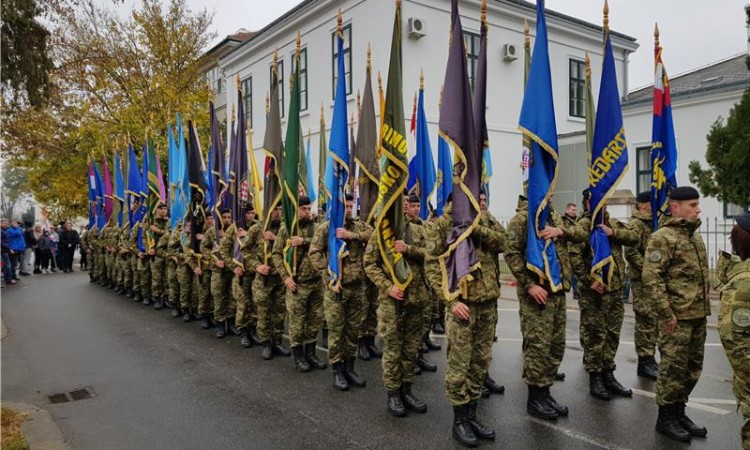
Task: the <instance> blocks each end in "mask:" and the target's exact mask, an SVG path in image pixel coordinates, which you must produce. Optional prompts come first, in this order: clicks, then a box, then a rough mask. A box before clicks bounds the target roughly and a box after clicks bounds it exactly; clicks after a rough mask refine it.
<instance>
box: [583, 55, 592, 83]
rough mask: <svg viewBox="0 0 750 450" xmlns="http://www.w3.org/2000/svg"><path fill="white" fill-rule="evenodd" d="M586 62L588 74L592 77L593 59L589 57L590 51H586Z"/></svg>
mask: <svg viewBox="0 0 750 450" xmlns="http://www.w3.org/2000/svg"><path fill="white" fill-rule="evenodd" d="M584 61H585V62H586V76H587V77H589V78H590V77H591V59H590V58H589V52H586V59H585V60H584Z"/></svg>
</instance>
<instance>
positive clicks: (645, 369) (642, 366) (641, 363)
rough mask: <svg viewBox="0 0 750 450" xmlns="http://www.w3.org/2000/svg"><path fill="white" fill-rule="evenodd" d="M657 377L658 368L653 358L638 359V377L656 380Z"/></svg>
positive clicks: (643, 357)
mask: <svg viewBox="0 0 750 450" xmlns="http://www.w3.org/2000/svg"><path fill="white" fill-rule="evenodd" d="M658 375H659V366H658V365H657V364H656V360H655V359H654V357H653V356H642V357H641V356H639V357H638V376H639V377H644V378H650V379H652V380H656V377H657V376H658Z"/></svg>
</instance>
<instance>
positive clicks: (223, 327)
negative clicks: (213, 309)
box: [201, 314, 227, 339]
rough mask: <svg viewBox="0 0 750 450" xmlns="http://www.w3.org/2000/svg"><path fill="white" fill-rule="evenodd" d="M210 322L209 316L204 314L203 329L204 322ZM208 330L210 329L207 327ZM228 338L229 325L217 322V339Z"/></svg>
mask: <svg viewBox="0 0 750 450" xmlns="http://www.w3.org/2000/svg"><path fill="white" fill-rule="evenodd" d="M204 319H205V320H206V321H208V314H204V315H203V317H202V318H201V327H203V320H204ZM206 328H208V327H206ZM225 337H227V324H226V322H224V321H220V322H216V338H217V339H224V338H225Z"/></svg>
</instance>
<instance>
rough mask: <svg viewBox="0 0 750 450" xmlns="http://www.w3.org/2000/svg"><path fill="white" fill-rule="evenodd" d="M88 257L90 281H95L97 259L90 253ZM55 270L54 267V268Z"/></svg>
mask: <svg viewBox="0 0 750 450" xmlns="http://www.w3.org/2000/svg"><path fill="white" fill-rule="evenodd" d="M86 256H87V257H88V265H89V279H91V280H93V279H94V277H95V276H96V261H95V260H96V258H94V254H93V252H92V253H89V254H88V255H86ZM53 268H54V266H53Z"/></svg>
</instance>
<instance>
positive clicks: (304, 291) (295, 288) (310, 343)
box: [273, 195, 326, 372]
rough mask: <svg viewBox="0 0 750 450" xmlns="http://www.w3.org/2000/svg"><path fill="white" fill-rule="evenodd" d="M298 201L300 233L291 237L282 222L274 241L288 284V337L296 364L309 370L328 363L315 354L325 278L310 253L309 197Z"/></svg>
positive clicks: (275, 254) (275, 260) (275, 257)
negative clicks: (289, 255)
mask: <svg viewBox="0 0 750 450" xmlns="http://www.w3.org/2000/svg"><path fill="white" fill-rule="evenodd" d="M298 205H299V208H298V212H297V220H298V234H297V235H296V236H291V237H290V236H289V232H288V231H287V229H286V226H284V225H282V226H281V228H280V229H279V234H278V236H277V237H276V242H274V244H273V264H274V266H276V267H278V268H279V272H280V273H281V274H282V278H283V279H284V284H285V285H286V310H287V314H288V317H289V341H290V343H291V346H292V355H294V362H295V367H296V369H297V370H298V371H299V372H309V371H310V368H311V367H314V368H316V369H325V368H326V364H325V363H324V362H322V361H320V360H319V359H318V357H317V355H315V344H316V342H317V341H318V332H319V331H320V326H321V324H322V323H323V282H322V280H321V278H320V274H319V273H318V272H317V271H316V270H315V269H314V268H313V266H312V264H310V258H309V257H308V256H307V253H308V250H309V248H310V241H312V238H313V234H314V232H315V223H314V222H313V221H312V210H311V207H310V198H309V197H307V196H304V195H303V196H300V197H299V200H298ZM287 246H290V247H291V248H294V249H296V252H297V253H296V256H295V258H294V259H295V260H296V263H297V264H296V267H292V266H291V265H290V264H289V263H288V262H287V261H286V259H285V254H284V251H285V249H286V248H287Z"/></svg>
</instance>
